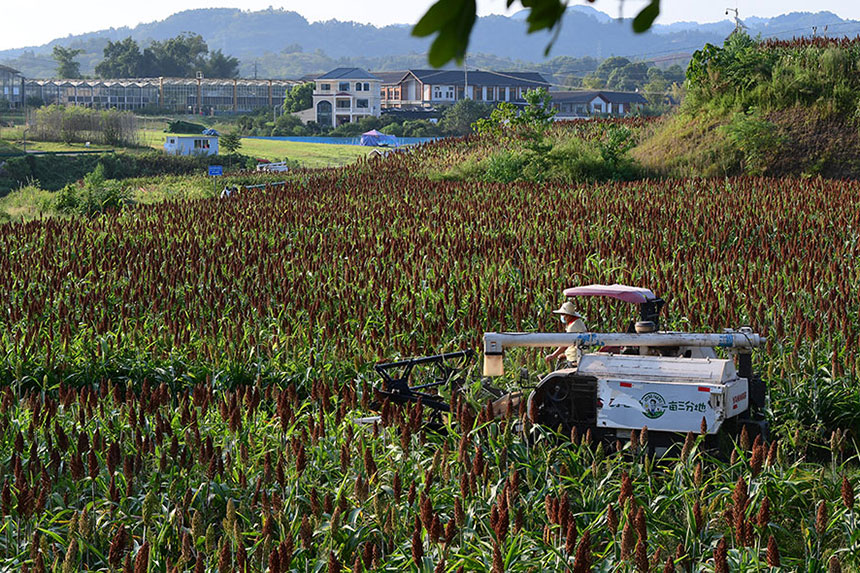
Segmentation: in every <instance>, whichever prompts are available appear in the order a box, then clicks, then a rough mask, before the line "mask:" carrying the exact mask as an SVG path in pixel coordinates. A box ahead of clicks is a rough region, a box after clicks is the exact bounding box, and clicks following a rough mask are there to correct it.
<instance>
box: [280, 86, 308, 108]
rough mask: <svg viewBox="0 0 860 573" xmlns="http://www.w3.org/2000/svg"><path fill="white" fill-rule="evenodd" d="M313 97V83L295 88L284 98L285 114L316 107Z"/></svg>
mask: <svg viewBox="0 0 860 573" xmlns="http://www.w3.org/2000/svg"><path fill="white" fill-rule="evenodd" d="M313 95H314V83H313V82H306V83H303V84H301V85H298V86H293V87H292V88H291V89H290V91H288V92H287V93H286V95H285V96H284V113H293V112H296V111H304V110H306V109H310V108H312V107H313V105H314V99H313Z"/></svg>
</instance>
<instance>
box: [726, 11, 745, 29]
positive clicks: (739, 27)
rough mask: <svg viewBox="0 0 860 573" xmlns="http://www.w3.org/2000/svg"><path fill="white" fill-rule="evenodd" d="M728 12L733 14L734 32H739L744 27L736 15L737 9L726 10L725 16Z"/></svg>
mask: <svg viewBox="0 0 860 573" xmlns="http://www.w3.org/2000/svg"><path fill="white" fill-rule="evenodd" d="M729 12H734V13H735V32H737V31H738V30H740V29H741V28H743V27H744V25H743V23H742V22H741V19H740V17H739V15H738V9H737V8H726V16H728V15H729Z"/></svg>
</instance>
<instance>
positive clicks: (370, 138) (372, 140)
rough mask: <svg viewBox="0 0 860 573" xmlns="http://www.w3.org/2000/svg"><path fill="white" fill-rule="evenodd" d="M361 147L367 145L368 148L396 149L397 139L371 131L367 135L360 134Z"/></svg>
mask: <svg viewBox="0 0 860 573" xmlns="http://www.w3.org/2000/svg"><path fill="white" fill-rule="evenodd" d="M361 145H368V146H370V147H397V138H396V137H394V136H393V135H386V134H384V133H379V132H378V131H376V130H375V129H372V130H370V131H368V132H367V133H362V134H361Z"/></svg>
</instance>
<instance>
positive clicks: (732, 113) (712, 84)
mask: <svg viewBox="0 0 860 573" xmlns="http://www.w3.org/2000/svg"><path fill="white" fill-rule="evenodd" d="M858 66H860V38H856V39H854V40H849V39H828V38H803V39H796V40H790V41H765V42H758V41H755V40H753V39H752V38H750V37H749V35H747V34H743V33H739V34H732V36H730V37H729V39H728V40H727V41H726V42H725V44H724V46H723V47H716V46H707V47H706V48H705V49H703V50H701V51H700V52H697V53H696V54H694V56H693V59H692V61H691V63H690V66H689V68H688V71H687V76H688V81H687V84H686V88H687V95H686V99H685V101H684V104H683V105H682V106H681V108H680V110H679V111H678V112H677V113H675V114H673V115H672V116H670V117H668V118H665V119H664V120H663V121H662V122H660V123H659V124H657V125H656V126H654V127H653V131H652V133H651V134H649V135H646V136H645V137H644V138H643V141H642V143H641V144H640V145H639V146H638V147H637V148H636V149H634V150H633V152H632V153H633V157H634V158H636V159H637V160H638V161H639V162H640V163H641V165H642V166H643V167H644V168H645V169H647V170H650V171H653V172H655V173H657V174H659V175H664V176H688V175H691V174H693V175H700V176H726V175H735V174H740V173H747V174H751V175H772V176H785V175H801V176H815V175H821V176H824V177H831V178H846V177H847V178H858V177H860V159H858V158H860V133H858V114H857V110H858V106H860V79H858V76H857V74H856V72H855V70H857V69H858Z"/></svg>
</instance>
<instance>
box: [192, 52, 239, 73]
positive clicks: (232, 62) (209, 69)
mask: <svg viewBox="0 0 860 573" xmlns="http://www.w3.org/2000/svg"><path fill="white" fill-rule="evenodd" d="M201 63H202V66H201V67H202V71H203V75H205V76H206V77H207V78H236V77H239V60H238V59H237V58H234V57H233V56H225V55H224V54H223V53H222V52H221V50H215V51H214V52H211V53H210V54H209V59H207V60H204V61H202V62H201Z"/></svg>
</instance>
